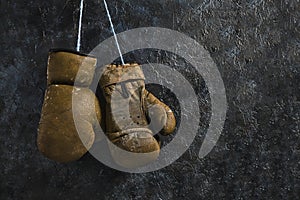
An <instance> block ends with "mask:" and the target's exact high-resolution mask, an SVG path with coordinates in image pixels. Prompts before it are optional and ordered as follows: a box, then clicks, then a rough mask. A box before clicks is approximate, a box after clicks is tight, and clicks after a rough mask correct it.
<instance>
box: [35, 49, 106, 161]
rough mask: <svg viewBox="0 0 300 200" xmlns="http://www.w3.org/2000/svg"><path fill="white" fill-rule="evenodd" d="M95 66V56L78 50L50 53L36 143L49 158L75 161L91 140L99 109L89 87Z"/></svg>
mask: <svg viewBox="0 0 300 200" xmlns="http://www.w3.org/2000/svg"><path fill="white" fill-rule="evenodd" d="M95 66H96V58H93V57H89V56H86V55H82V54H79V53H75V52H67V51H60V50H53V51H50V53H49V57H48V67H47V85H48V86H47V89H46V93H45V97H44V103H43V108H42V113H41V119H40V123H39V128H38V137H37V145H38V149H39V150H40V152H41V153H42V154H44V155H45V156H46V157H48V158H50V159H52V160H55V161H58V162H70V161H75V160H78V159H79V158H80V157H82V156H83V155H84V154H85V153H86V152H87V150H88V149H89V148H90V147H91V146H92V144H93V142H94V138H95V133H94V131H98V130H97V129H99V128H98V127H99V121H100V120H101V112H100V106H99V102H98V100H97V98H96V96H95V94H94V93H93V92H92V91H91V90H90V89H89V88H88V87H89V85H90V84H91V82H92V80H93V76H94V70H95ZM79 68H80V70H79ZM75 79H76V85H74V82H75ZM79 134H80V136H79Z"/></svg>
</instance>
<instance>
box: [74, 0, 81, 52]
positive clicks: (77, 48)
mask: <svg viewBox="0 0 300 200" xmlns="http://www.w3.org/2000/svg"><path fill="white" fill-rule="evenodd" d="M82 13H83V0H81V2H80V15H79V22H78V37H77V47H76V50H77V51H80V40H81V24H82Z"/></svg>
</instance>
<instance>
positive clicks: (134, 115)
mask: <svg viewBox="0 0 300 200" xmlns="http://www.w3.org/2000/svg"><path fill="white" fill-rule="evenodd" d="M144 79H145V78H144V74H143V72H142V70H141V68H140V66H139V65H138V64H126V65H109V66H105V68H104V69H103V72H102V76H101V78H100V82H99V84H100V87H101V88H102V90H103V93H104V96H105V100H106V116H105V122H106V123H105V124H106V131H105V132H106V135H107V137H108V139H109V140H110V141H111V142H112V143H113V144H114V145H109V147H110V150H111V153H112V157H113V159H114V160H115V162H116V163H117V164H119V165H121V166H123V167H127V168H133V167H138V166H143V165H145V164H147V163H150V162H153V161H154V160H155V159H156V158H157V157H158V155H159V151H160V145H159V142H158V141H157V140H156V139H155V138H154V137H153V135H154V134H156V133H157V132H158V131H160V130H161V133H162V134H164V135H167V134H170V133H172V132H173V131H174V129H175V126H176V121H175V117H174V115H173V112H172V111H171V110H170V108H169V107H168V106H167V105H165V104H164V103H162V102H161V101H159V100H158V99H157V98H156V97H155V96H154V95H152V94H151V93H149V92H148V91H147V90H146V89H145V81H144ZM149 124H150V126H149ZM109 144H110V143H109ZM118 148H121V149H122V150H125V151H127V152H132V153H134V154H131V155H128V154H126V152H124V151H123V152H122V151H119V150H118ZM132 155H136V156H132Z"/></svg>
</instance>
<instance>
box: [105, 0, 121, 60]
mask: <svg viewBox="0 0 300 200" xmlns="http://www.w3.org/2000/svg"><path fill="white" fill-rule="evenodd" d="M103 2H104V6H105V9H106V13H107V16H108V19H109V23H110V26H111V30H112V32H113V34H114V38H115V42H116V45H117V48H118V51H119V54H120V58H121V62H122V64H123V65H125V62H124V59H123V55H122V52H121V49H120V45H119V42H118V38H117V35H116V32H115V29H114V24H113V23H112V20H111V16H110V13H109V10H108V6H107V3H106V1H105V0H103Z"/></svg>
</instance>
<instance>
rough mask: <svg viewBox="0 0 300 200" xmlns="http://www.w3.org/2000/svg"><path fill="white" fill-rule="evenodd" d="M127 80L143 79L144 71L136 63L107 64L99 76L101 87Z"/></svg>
mask: <svg viewBox="0 0 300 200" xmlns="http://www.w3.org/2000/svg"><path fill="white" fill-rule="evenodd" d="M129 80H145V76H144V73H143V71H142V69H141V67H140V65H138V64H137V63H134V64H125V65H107V66H105V68H104V71H103V73H102V76H101V78H100V81H99V83H100V85H101V87H102V88H104V87H106V86H108V85H111V84H115V83H120V82H124V81H129Z"/></svg>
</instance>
